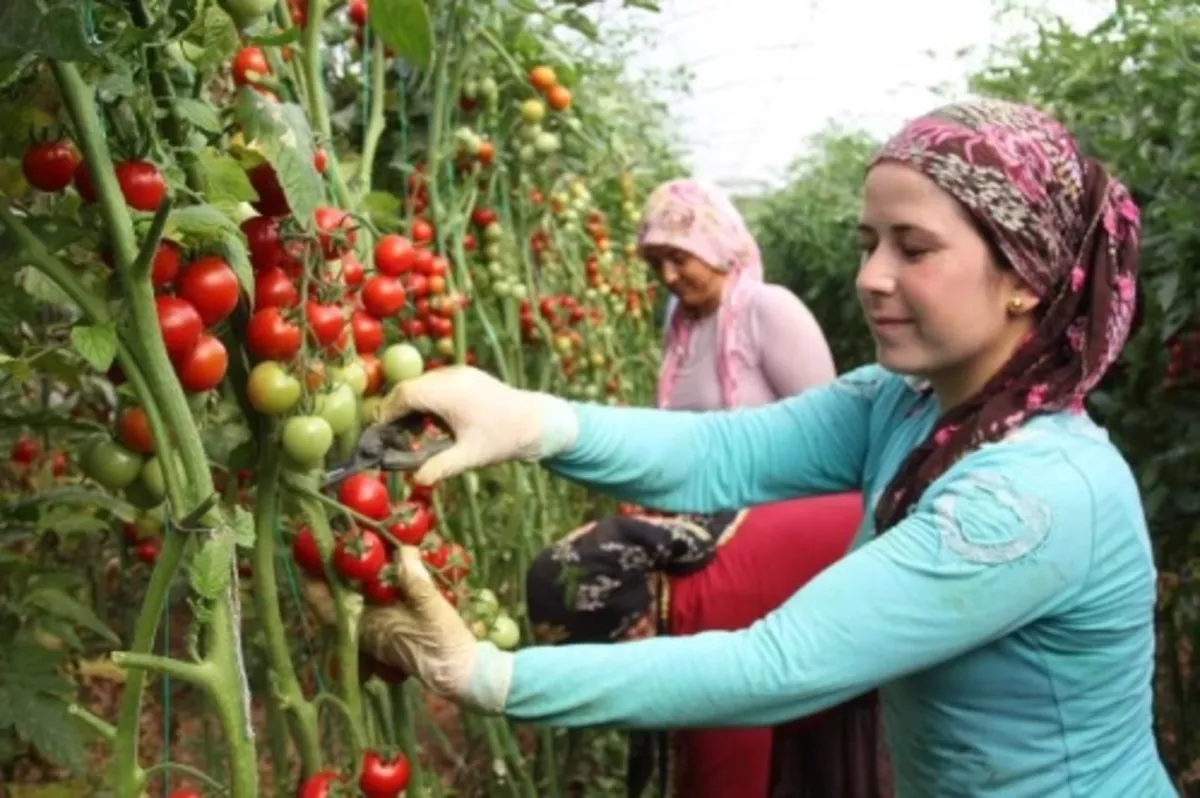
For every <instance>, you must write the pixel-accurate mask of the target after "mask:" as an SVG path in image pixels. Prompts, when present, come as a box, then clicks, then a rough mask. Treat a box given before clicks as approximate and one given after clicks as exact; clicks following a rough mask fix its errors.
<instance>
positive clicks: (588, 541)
mask: <svg viewBox="0 0 1200 798" xmlns="http://www.w3.org/2000/svg"><path fill="white" fill-rule="evenodd" d="M861 519H862V500H861V498H860V497H859V495H858V494H857V493H841V494H835V495H831V496H817V497H813V498H809V499H805V500H801V501H789V502H781V503H778V504H776V505H772V506H771V509H770V512H766V513H763V512H759V511H758V508H756V509H754V510H742V511H741V512H736V513H733V512H724V513H714V514H711V515H705V516H662V515H637V516H633V517H617V518H606V519H604V520H602V521H599V522H596V523H594V524H588V525H587V526H584V527H581V528H580V529H578V530H576V531H575V532H573V533H572V534H570V535H568V536H567V537H566V538H564V539H563V540H561V541H559V542H557V543H555V544H554V545H552V546H550V547H549V548H547V549H546V550H545V551H543V552H542V553H541V554H540V555H539V556H538V557H537V558H536V559H535V560H534V562H533V564H532V566H530V568H529V571H528V573H527V574H526V578H525V601H526V606H527V608H528V613H529V620H530V622H531V623H532V624H533V632H534V636H535V637H537V638H538V639H539V640H540V641H541V642H545V643H554V644H560V643H609V642H617V641H626V640H636V639H639V638H646V637H653V636H655V635H690V634H695V633H697V632H703V631H709V630H714V629H723V630H735V629H743V628H745V627H748V626H750V625H751V624H752V623H754V622H755V621H757V620H759V619H760V618H762V617H764V616H765V615H767V614H768V613H770V612H771V611H772V610H774V609H776V608H777V607H779V605H781V604H783V602H784V601H786V600H787V598H788V597H789V596H791V595H792V594H793V593H795V592H796V591H797V590H799V589H800V588H801V587H803V586H804V584H805V583H806V582H808V581H809V580H810V579H812V578H813V577H815V576H816V575H817V574H818V573H819V572H820V571H822V570H823V569H824V568H826V567H828V566H829V565H831V564H832V563H834V562H836V561H837V560H838V558H840V557H842V556H843V555H844V554H845V553H846V550H847V548H849V546H850V543H851V541H852V540H853V539H854V533H855V531H856V530H857V529H858V525H859V522H860V520H861ZM797 529H801V530H803V533H801V534H797V533H796V530H797ZM568 584H569V585H571V587H570V588H565V587H564V586H565V585H568ZM789 731H791V732H792V733H794V734H795V735H797V736H798V737H799V738H801V742H802V745H803V747H804V748H805V749H806V750H811V751H819V752H820V762H819V764H817V763H816V762H815V761H810V762H808V763H805V764H806V766H804V767H800V768H793V769H788V770H787V771H781V772H780V773H779V774H778V776H779V777H778V778H777V779H776V780H775V784H774V785H773V786H772V779H771V775H772V773H771V750H772V740H773V736H774V734H773V730H772V729H770V728H757V729H679V730H674V731H671V732H669V733H666V734H656V735H653V736H651V735H648V734H638V735H635V736H634V737H633V738H632V739H631V741H630V757H629V767H628V773H627V776H626V780H627V785H628V791H627V794H628V795H641V794H643V790H644V787H645V786H647V785H648V784H649V783H651V782H652V781H654V782H657V783H658V784H659V786H660V790H659V792H658V794H661V795H664V796H670V797H671V798H684V796H687V798H721V797H722V796H729V795H740V796H747V798H751V797H752V796H761V797H762V798H765V796H767V795H771V796H773V798H780V796H785V795H789V796H790V795H819V796H821V798H836V797H837V796H846V797H847V798H856V797H858V796H862V797H863V798H867V797H868V796H891V795H892V791H891V783H890V777H889V768H888V763H887V759H886V752H883V751H881V750H880V749H881V747H880V746H879V745H878V742H879V739H878V738H879V737H880V735H881V730H880V729H879V723H878V715H877V711H876V701H875V697H874V696H873V695H872V696H869V697H867V698H865V699H860V700H858V701H852V702H849V703H848V704H847V705H844V706H841V707H838V708H836V709H833V710H830V711H828V712H824V713H822V714H821V715H818V716H814V717H813V718H810V719H807V720H806V721H805V722H804V723H802V724H799V725H798V726H797V727H796V728H794V729H790V730H789Z"/></svg>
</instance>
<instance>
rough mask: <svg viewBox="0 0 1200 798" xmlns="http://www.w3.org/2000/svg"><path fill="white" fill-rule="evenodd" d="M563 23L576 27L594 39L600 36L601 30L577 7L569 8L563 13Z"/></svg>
mask: <svg viewBox="0 0 1200 798" xmlns="http://www.w3.org/2000/svg"><path fill="white" fill-rule="evenodd" d="M562 23H563V24H564V25H567V26H568V27H571V28H574V29H575V30H576V31H578V32H579V33H582V34H583V35H584V36H586V37H587V38H588V39H590V40H592V41H597V40H598V39H599V38H600V31H598V30H596V24H595V23H594V22H592V21H591V20H590V19H588V18H587V16H585V15H584V14H583V13H582V12H580V11H579V10H577V9H574V8H568V9H567V10H566V11H564V12H563V13H562Z"/></svg>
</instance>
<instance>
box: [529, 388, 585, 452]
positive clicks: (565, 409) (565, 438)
mask: <svg viewBox="0 0 1200 798" xmlns="http://www.w3.org/2000/svg"><path fill="white" fill-rule="evenodd" d="M534 398H535V401H536V402H537V420H538V455H537V456H538V459H539V460H544V459H546V458H548V457H554V456H555V455H557V454H561V453H562V452H565V451H566V450H567V449H570V448H571V447H572V446H574V445H575V441H576V440H577V439H578V438H579V416H578V415H576V413H575V407H574V406H573V405H572V404H571V403H570V402H568V401H567V400H566V399H560V398H559V397H557V396H552V395H550V394H548V393H535V394H534Z"/></svg>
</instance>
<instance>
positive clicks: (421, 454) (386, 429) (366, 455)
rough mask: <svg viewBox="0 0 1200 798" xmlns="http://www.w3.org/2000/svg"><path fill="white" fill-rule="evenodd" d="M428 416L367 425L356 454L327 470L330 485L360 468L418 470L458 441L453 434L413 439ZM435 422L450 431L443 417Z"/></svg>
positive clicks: (407, 417) (326, 484)
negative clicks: (420, 442) (419, 442)
mask: <svg viewBox="0 0 1200 798" xmlns="http://www.w3.org/2000/svg"><path fill="white" fill-rule="evenodd" d="M425 418H427V417H426V416H422V415H420V414H415V413H410V414H409V415H407V416H403V417H402V418H398V419H395V420H393V421H390V422H388V423H385V424H372V425H371V426H369V427H367V428H366V429H365V430H363V434H362V436H361V437H360V438H359V440H358V446H357V447H356V448H355V451H354V455H353V456H352V457H351V458H350V459H349V460H347V461H346V462H344V463H340V464H339V465H337V466H334V467H333V468H331V469H329V470H328V471H326V472H325V477H324V479H323V480H322V481H323V483H324V485H325V486H326V487H328V486H329V485H332V484H335V483H338V482H341V481H342V480H344V479H345V478H346V477H349V476H351V475H353V474H357V473H358V472H360V471H370V470H374V469H379V470H381V471H416V470H417V469H418V468H420V467H421V466H422V465H423V464H424V463H425V461H426V460H428V459H429V458H431V457H433V456H434V455H436V454H439V453H441V452H444V451H446V450H447V449H449V448H450V447H451V446H453V445H454V440H453V439H452V438H450V439H445V440H437V441H430V442H428V443H425V444H423V445H421V446H420V447H419V448H417V447H416V446H415V444H414V440H413V439H414V438H415V437H416V436H417V435H419V434H420V433H421V432H422V431H423V430H424V428H425ZM434 422H435V424H436V425H437V426H438V427H439V428H441V429H442V430H443V431H446V432H448V431H449V429H448V427H447V426H446V425H445V424H444V423H443V422H442V421H441V419H438V418H436V417H434Z"/></svg>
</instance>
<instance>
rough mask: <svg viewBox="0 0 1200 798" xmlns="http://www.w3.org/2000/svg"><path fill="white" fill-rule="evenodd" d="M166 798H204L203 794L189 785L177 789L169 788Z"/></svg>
mask: <svg viewBox="0 0 1200 798" xmlns="http://www.w3.org/2000/svg"><path fill="white" fill-rule="evenodd" d="M167 798H204V796H203V795H202V794H201V793H200V792H199V791H198V790H193V789H191V788H190V787H184V788H182V789H179V790H171V792H170V793H168V795H167Z"/></svg>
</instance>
